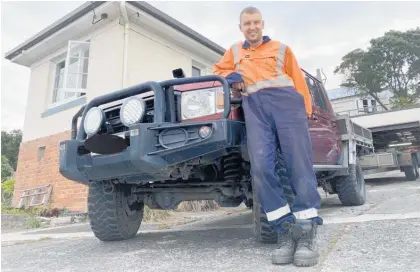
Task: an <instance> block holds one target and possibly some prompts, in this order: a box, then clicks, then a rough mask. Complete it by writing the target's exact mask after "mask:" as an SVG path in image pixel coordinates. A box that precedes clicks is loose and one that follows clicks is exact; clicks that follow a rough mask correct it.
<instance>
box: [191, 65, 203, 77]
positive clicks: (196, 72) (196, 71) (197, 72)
mask: <svg viewBox="0 0 420 272" xmlns="http://www.w3.org/2000/svg"><path fill="white" fill-rule="evenodd" d="M192 76H193V77H198V76H201V70H200V69H198V68H197V67H194V66H193V67H192Z"/></svg>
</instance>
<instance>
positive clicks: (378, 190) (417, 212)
mask: <svg viewBox="0 0 420 272" xmlns="http://www.w3.org/2000/svg"><path fill="white" fill-rule="evenodd" d="M369 177H370V178H372V177H373V179H369V180H367V189H368V202H367V203H366V204H365V205H363V206H360V207H343V206H342V205H341V204H340V202H339V200H338V198H337V196H328V197H325V194H322V196H323V197H324V198H323V202H322V211H321V214H322V216H323V217H324V223H325V225H324V226H322V227H321V228H320V231H319V238H318V241H319V248H320V249H319V250H320V253H321V259H320V263H319V264H318V265H317V266H315V267H312V268H296V267H294V266H293V265H287V266H273V265H272V264H271V263H270V252H271V250H272V249H273V248H274V247H275V245H264V244H259V243H257V242H255V241H254V239H253V237H252V216H251V213H250V212H249V211H248V212H244V213H242V214H236V215H232V216H224V217H222V218H216V219H212V220H205V221H200V222H198V223H192V224H188V225H184V226H178V227H176V228H172V229H167V230H156V229H154V228H153V226H143V227H142V228H141V230H140V231H139V234H138V235H137V236H136V237H135V238H134V239H132V240H129V241H123V242H112V243H103V242H100V241H99V240H97V239H96V238H95V237H93V235H92V233H91V232H90V229H89V226H88V225H77V226H71V227H64V228H57V229H52V230H37V231H31V232H25V233H21V234H4V235H2V254H1V259H2V271H159V272H162V271H241V272H242V271H297V270H304V271H334V272H339V271H381V272H385V271H407V272H408V271H413V272H414V271H416V272H417V271H420V180H417V181H413V182H407V181H405V180H404V177H403V175H401V174H400V173H399V172H393V173H387V174H386V175H384V174H381V175H379V176H378V175H372V176H368V178H369ZM378 177H379V178H378ZM13 235H14V236H13ZM25 235H26V237H27V239H23V238H19V237H22V236H24V237H25ZM13 237H14V238H13ZM40 238H41V240H37V241H26V242H25V241H24V240H31V239H40ZM13 239H15V240H16V239H21V242H22V243H21V244H15V245H11V244H10V242H12V241H14V240H13Z"/></svg>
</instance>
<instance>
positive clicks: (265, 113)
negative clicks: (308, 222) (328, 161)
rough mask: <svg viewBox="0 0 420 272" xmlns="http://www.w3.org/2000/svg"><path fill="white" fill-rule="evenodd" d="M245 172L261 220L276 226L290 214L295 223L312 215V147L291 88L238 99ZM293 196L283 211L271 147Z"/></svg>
mask: <svg viewBox="0 0 420 272" xmlns="http://www.w3.org/2000/svg"><path fill="white" fill-rule="evenodd" d="M242 107H243V110H244V114H245V122H246V127H247V145H248V152H249V154H250V158H251V174H252V178H253V182H254V186H255V188H256V190H257V193H258V195H259V199H260V201H261V206H262V208H263V210H264V212H265V213H266V214H267V219H268V220H269V221H270V223H271V224H273V225H274V226H275V227H278V228H280V226H279V225H276V223H277V224H279V223H280V222H281V219H282V218H284V216H286V215H290V214H291V213H293V214H294V216H295V217H296V218H297V219H309V218H315V217H317V216H318V212H317V211H318V209H319V208H320V200H321V198H320V195H319V193H318V190H317V180H316V177H315V173H314V171H313V165H312V161H313V154H312V143H311V138H310V135H309V127H308V119H307V115H306V111H305V105H304V100H303V97H302V95H301V94H300V93H298V92H297V91H296V90H295V89H294V88H290V87H286V88H268V89H264V90H262V91H259V92H256V93H254V94H250V95H249V96H246V97H243V102H242ZM278 142H280V148H281V151H282V153H283V156H284V159H285V162H286V165H287V172H288V176H289V178H290V182H291V186H292V189H293V191H294V193H295V195H296V197H295V200H294V203H293V205H292V207H289V206H288V204H287V200H286V199H285V197H284V194H283V188H282V186H281V183H280V180H279V178H278V176H277V174H276V173H275V161H274V159H275V152H276V150H277V146H278V145H277V144H278Z"/></svg>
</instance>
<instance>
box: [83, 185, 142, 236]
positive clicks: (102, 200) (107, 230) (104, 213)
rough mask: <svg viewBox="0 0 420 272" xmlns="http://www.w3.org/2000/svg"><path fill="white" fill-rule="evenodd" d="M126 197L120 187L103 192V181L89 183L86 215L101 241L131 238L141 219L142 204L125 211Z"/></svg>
mask: <svg viewBox="0 0 420 272" xmlns="http://www.w3.org/2000/svg"><path fill="white" fill-rule="evenodd" d="M127 205H128V204H127V199H126V196H124V192H123V191H122V189H121V187H118V186H117V187H115V190H114V191H113V192H111V193H105V191H104V183H102V182H94V183H91V184H89V193H88V215H89V221H90V226H91V229H92V231H93V233H94V235H95V236H96V237H97V238H98V239H99V240H101V241H120V240H126V239H130V238H133V237H134V236H135V235H136V234H137V231H138V230H139V228H140V225H141V221H142V219H143V211H144V205H141V206H140V208H139V209H138V210H135V211H129V212H128V213H127V208H128V207H127Z"/></svg>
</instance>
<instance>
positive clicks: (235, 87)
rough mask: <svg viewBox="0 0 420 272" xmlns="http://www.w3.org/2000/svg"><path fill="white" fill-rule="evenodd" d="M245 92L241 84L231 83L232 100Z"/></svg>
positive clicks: (243, 85)
mask: <svg viewBox="0 0 420 272" xmlns="http://www.w3.org/2000/svg"><path fill="white" fill-rule="evenodd" d="M243 91H245V84H244V83H243V82H235V83H232V96H233V97H234V98H239V97H241V92H243Z"/></svg>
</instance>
